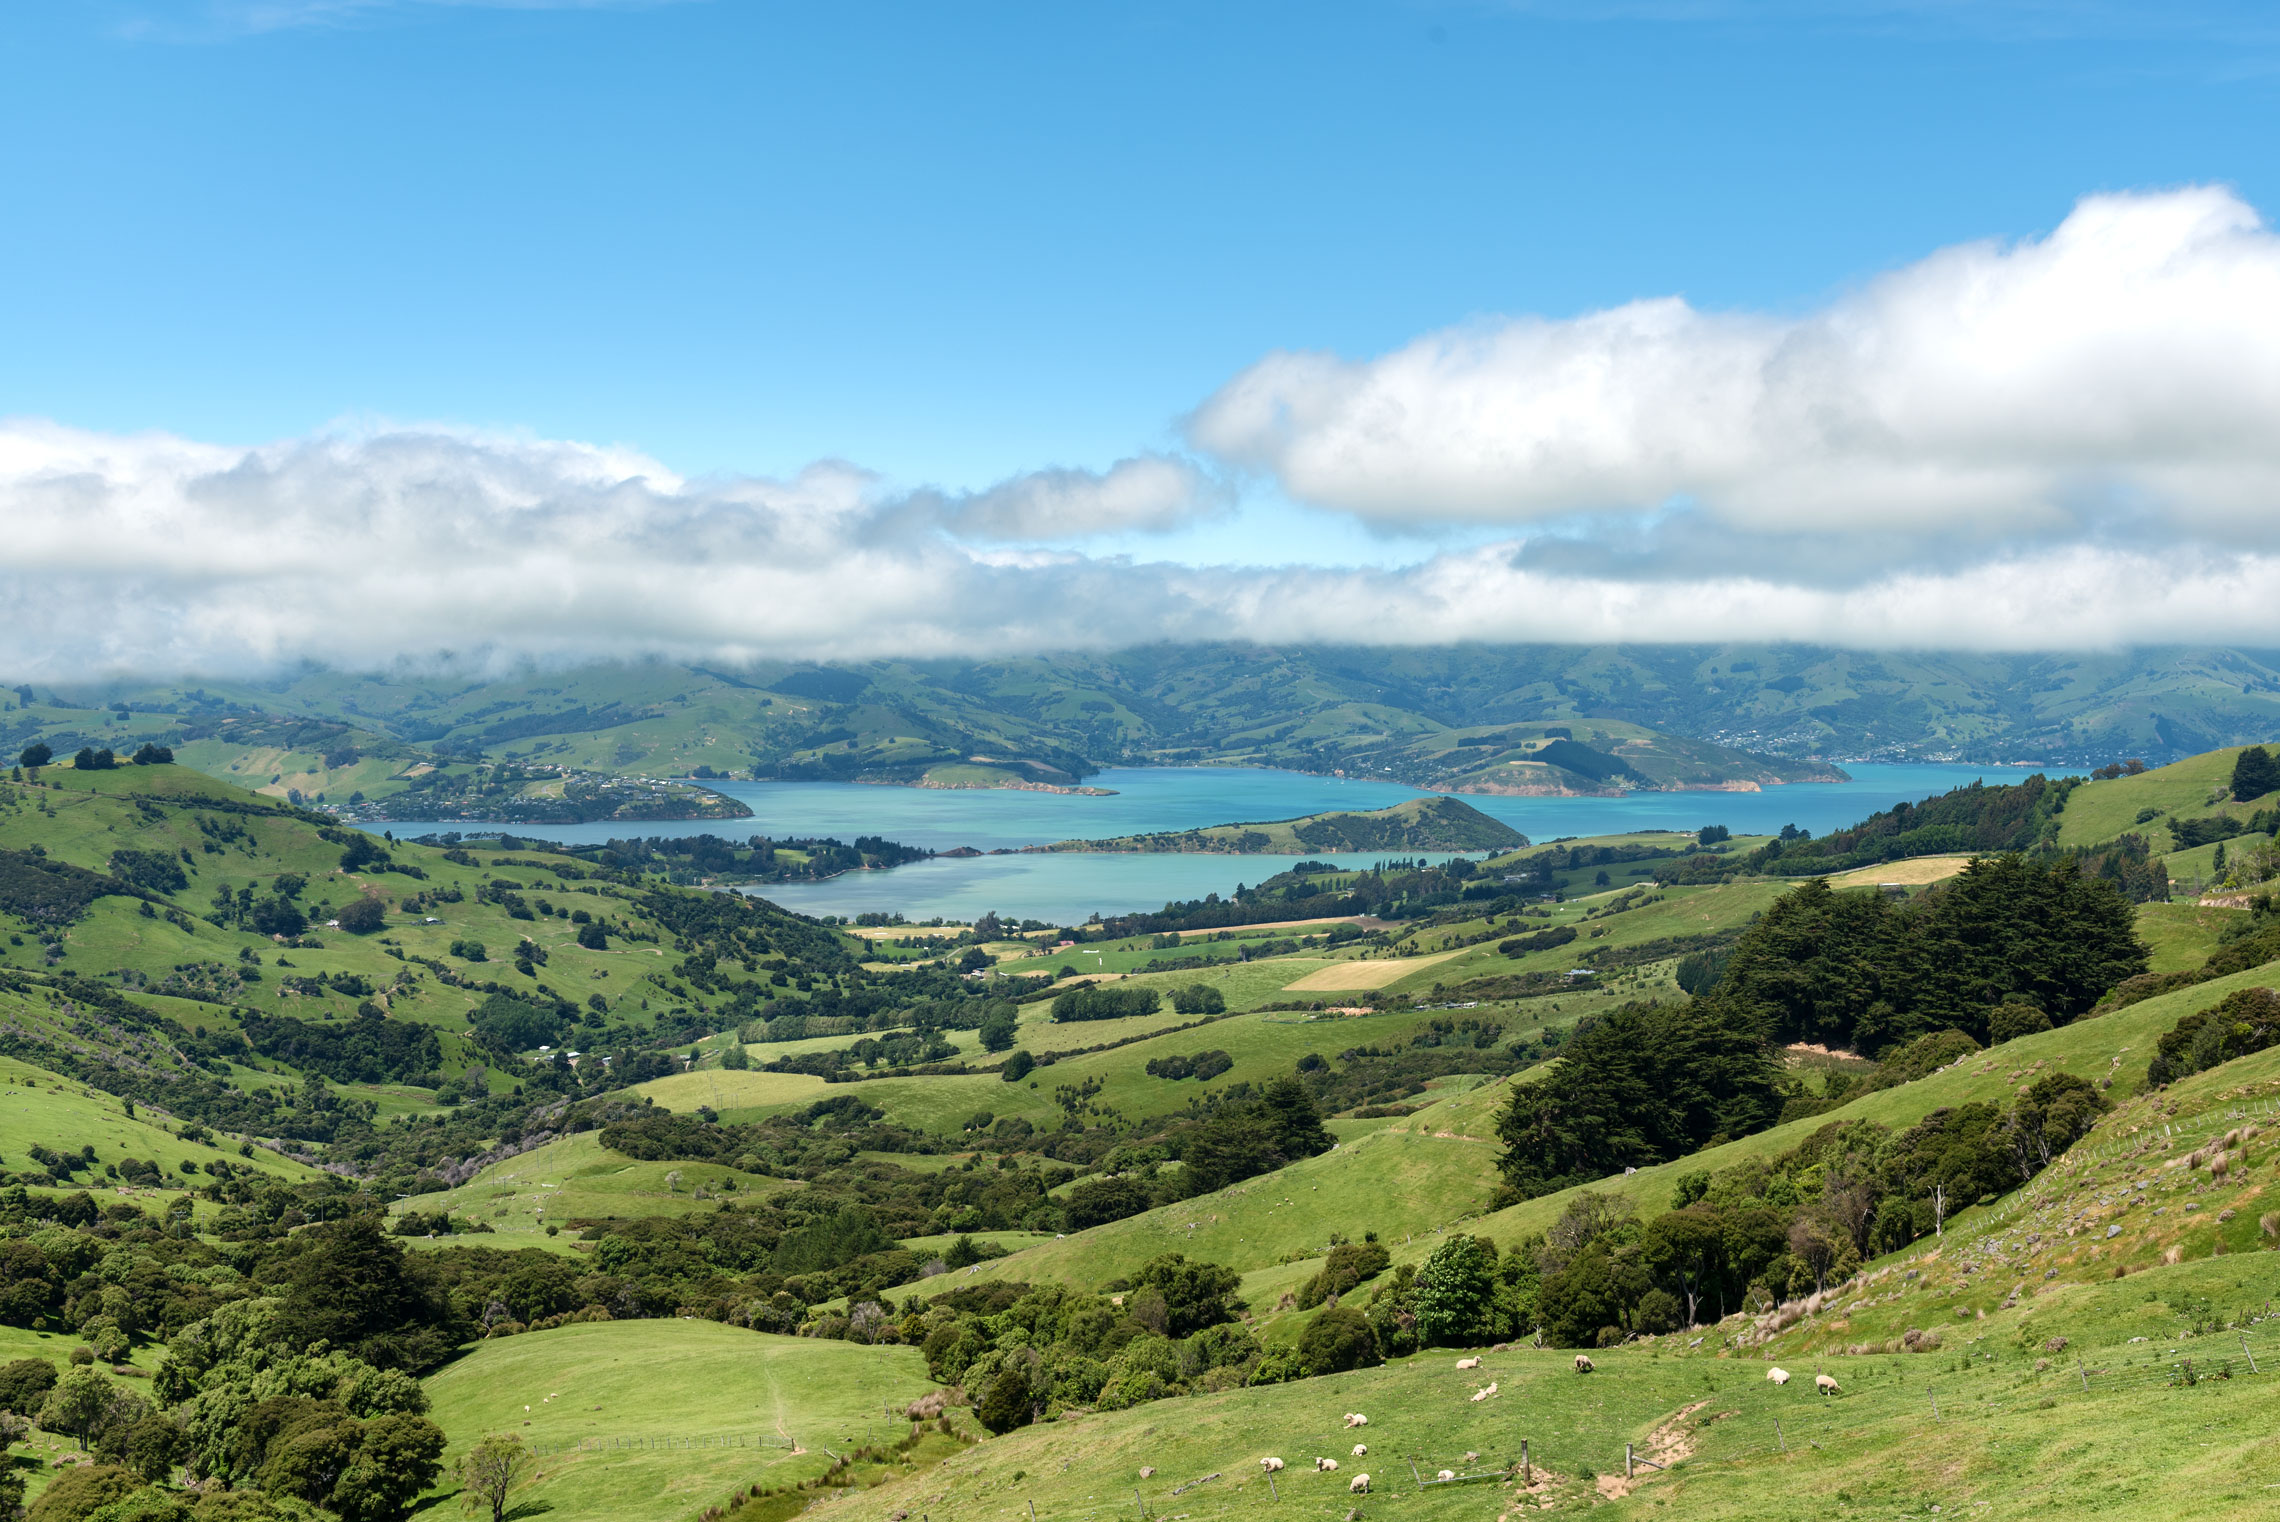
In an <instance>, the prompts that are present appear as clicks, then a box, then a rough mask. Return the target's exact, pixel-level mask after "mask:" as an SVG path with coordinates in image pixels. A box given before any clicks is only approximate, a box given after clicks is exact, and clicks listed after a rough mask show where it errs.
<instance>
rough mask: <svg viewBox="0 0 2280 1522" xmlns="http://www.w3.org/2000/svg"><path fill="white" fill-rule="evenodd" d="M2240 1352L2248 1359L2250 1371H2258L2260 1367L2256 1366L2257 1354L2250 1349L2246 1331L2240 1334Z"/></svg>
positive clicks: (2252, 1372)
mask: <svg viewBox="0 0 2280 1522" xmlns="http://www.w3.org/2000/svg"><path fill="white" fill-rule="evenodd" d="M2240 1352H2241V1356H2242V1357H2243V1358H2246V1359H2247V1360H2248V1372H2249V1373H2251V1374H2254V1373H2257V1372H2258V1369H2257V1367H2256V1355H2255V1354H2254V1353H2251V1352H2250V1351H2249V1350H2248V1333H2246V1332H2243V1333H2241V1334H2240Z"/></svg>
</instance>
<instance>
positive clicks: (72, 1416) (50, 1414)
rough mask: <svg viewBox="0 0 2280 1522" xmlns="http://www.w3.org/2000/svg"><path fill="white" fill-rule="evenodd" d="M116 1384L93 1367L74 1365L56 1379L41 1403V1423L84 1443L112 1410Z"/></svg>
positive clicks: (49, 1429)
mask: <svg viewBox="0 0 2280 1522" xmlns="http://www.w3.org/2000/svg"><path fill="white" fill-rule="evenodd" d="M117 1393H118V1387H117V1386H116V1385H114V1384H112V1383H111V1381H110V1380H109V1379H107V1378H105V1377H104V1376H103V1375H101V1374H98V1373H96V1372H95V1371H94V1370H93V1369H92V1368H76V1369H73V1370H72V1371H71V1372H70V1373H68V1374H66V1375H64V1376H63V1378H61V1379H59V1380H57V1381H56V1385H55V1388H54V1389H53V1390H50V1391H49V1392H48V1395H47V1399H46V1401H45V1402H43V1403H42V1404H41V1406H40V1416H39V1422H40V1426H41V1427H42V1428H44V1429H45V1430H47V1431H49V1432H61V1433H63V1434H64V1435H65V1436H67V1437H71V1438H74V1439H77V1440H78V1441H79V1442H82V1443H84V1442H86V1441H87V1439H88V1436H89V1435H90V1434H91V1433H93V1432H94V1430H95V1429H96V1428H97V1427H98V1426H100V1425H101V1424H102V1421H103V1418H104V1416H105V1415H106V1414H107V1413H108V1412H109V1411H110V1409H111V1401H112V1398H113V1397H114V1396H115V1395H116V1394H117Z"/></svg>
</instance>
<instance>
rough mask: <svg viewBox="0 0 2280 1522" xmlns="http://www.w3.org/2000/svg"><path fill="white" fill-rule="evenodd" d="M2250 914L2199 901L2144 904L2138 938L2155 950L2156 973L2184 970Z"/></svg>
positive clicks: (2202, 958) (2201, 959)
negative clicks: (2232, 926)
mask: <svg viewBox="0 0 2280 1522" xmlns="http://www.w3.org/2000/svg"><path fill="white" fill-rule="evenodd" d="M2246 918H2247V916H2246V915H2245V914H2244V913H2243V912H2242V911H2240V910H2238V909H2209V908H2203V907H2202V906H2201V905H2199V904H2140V905H2138V910H2137V933H2138V939H2139V940H2141V941H2143V942H2145V944H2146V947H2147V949H2148V950H2150V951H2152V953H2153V962H2152V965H2151V969H2150V970H2152V971H2154V972H2183V971H2185V970H2186V969H2188V968H2193V967H2198V966H2200V965H2201V964H2202V963H2203V962H2206V961H2207V960H2208V959H2209V955H2210V953H2212V952H2214V951H2215V950H2216V949H2217V948H2218V946H2219V945H2221V944H2222V940H2221V939H2220V938H2221V937H2222V936H2223V934H2224V931H2225V927H2226V926H2228V925H2234V924H2239V923H2240V922H2242V921H2243V920H2245V919H2246Z"/></svg>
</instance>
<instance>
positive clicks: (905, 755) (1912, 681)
mask: <svg viewBox="0 0 2280 1522" xmlns="http://www.w3.org/2000/svg"><path fill="white" fill-rule="evenodd" d="M1928 632H1936V631H1928ZM16 699H17V701H16V702H15V703H14V704H12V705H11V706H9V708H8V709H7V710H6V711H5V712H0V746H4V747H6V749H7V750H8V751H11V752H12V751H13V750H14V749H16V748H20V747H21V746H22V745H24V744H26V743H29V742H30V741H31V740H33V739H44V740H46V741H47V743H49V744H51V745H53V746H55V747H56V748H57V749H58V750H59V751H63V752H64V753H66V754H68V753H70V751H71V750H73V749H76V748H77V746H79V745H81V744H97V745H108V746H111V747H113V748H114V749H116V748H119V747H120V746H121V745H122V744H127V743H139V742H140V741H141V740H143V739H146V738H147V739H156V740H158V741H160V742H161V743H169V744H173V745H175V746H176V747H177V748H180V749H184V750H185V751H186V754H185V759H186V760H188V761H190V762H191V763H192V764H194V765H198V766H200V767H202V768H204V769H206V770H210V771H214V772H217V773H220V774H229V775H233V776H237V777H240V778H245V779H248V780H250V781H252V782H253V785H255V786H259V787H267V788H271V789H274V790H278V791H280V792H285V791H291V792H298V793H301V794H303V795H304V796H306V797H311V798H313V797H316V796H318V795H320V794H322V795H326V796H327V797H330V798H333V799H335V800H336V801H337V799H339V798H341V797H345V796H347V795H348V794H350V793H352V792H355V793H362V794H363V795H364V797H365V800H366V803H367V804H368V805H369V804H372V803H375V802H379V801H384V800H385V799H387V798H388V797H390V796H393V795H394V794H397V793H400V792H404V791H408V790H412V789H413V788H414V786H415V784H417V783H418V782H419V780H420V778H421V777H433V776H434V775H435V772H434V771H432V770H431V771H427V772H422V771H421V770H420V769H421V768H423V767H426V768H434V769H440V770H441V771H442V772H443V773H444V777H443V778H442V779H440V781H438V782H431V783H429V784H428V787H429V789H430V790H433V789H434V788H436V787H438V786H440V785H442V782H448V781H449V780H450V779H451V777H452V776H453V775H454V774H457V773H461V772H463V771H464V770H465V769H467V768H470V767H473V766H474V765H475V764H476V763H477V761H478V760H479V759H480V760H482V761H486V762H488V763H489V764H491V765H492V766H494V767H496V766H497V765H498V764H500V763H508V764H511V765H512V766H514V767H517V768H523V769H526V770H525V771H524V772H523V773H521V774H520V775H525V776H528V775H532V774H530V773H528V772H527V769H528V768H531V767H544V768H548V769H550V771H551V769H555V768H559V769H560V771H561V772H562V773H563V774H578V775H598V776H610V775H617V776H647V777H666V776H695V777H697V778H699V779H700V780H701V779H704V778H706V777H713V776H718V777H760V778H810V779H830V780H843V781H866V782H899V783H910V784H917V785H920V786H935V787H965V786H981V787H989V786H1005V785H1016V786H1018V785H1031V786H1047V787H1065V786H1071V785H1074V784H1076V783H1078V782H1080V781H1081V780H1082V779H1083V778H1085V777H1087V776H1089V775H1091V774H1092V773H1093V772H1095V771H1098V770H1099V769H1101V768H1103V767H1107V766H1161V765H1195V764H1234V765H1261V766H1279V767H1288V768H1291V769H1294V770H1299V771H1307V772H1316V773H1333V774H1342V775H1346V776H1356V777H1374V778H1381V779H1385V780H1389V781H1399V782H1406V783H1411V784H1414V785H1418V786H1424V787H1435V788H1448V789H1454V790H1464V791H1519V792H1531V791H1533V792H1612V791H1622V790H1626V789H1631V788H1644V787H1654V788H1671V787H1693V788H1721V787H1747V786H1762V785H1766V784H1770V783H1776V782H1785V781H1803V780H1814V779H1820V778H1827V777H1831V776H1834V775H1836V773H1835V772H1834V771H1832V770H1831V767H1832V765H1834V764H1841V763H1843V762H1847V761H1922V760H1957V761H1965V762H1998V761H2041V762H2047V763H2049V764H2052V765H2054V766H2060V767H2077V768H2079V767H2089V766H2094V765H2099V764H2103V763H2105V762H2108V761H2113V760H2120V759H2125V758H2127V757H2131V756H2137V757H2142V758H2144V759H2145V760H2146V761H2148V762H2150V763H2155V764H2158V763H2161V762H2163V761H2167V760H2170V759H2174V758H2176V757H2179V756H2185V755H2191V754H2195V753H2197V752H2201V751H2206V750H2210V749H2214V748H2216V747H2219V746H2223V745H2230V744H2240V743H2244V742H2248V741H2261V740H2267V739H2271V738H2273V737H2274V736H2276V735H2280V653H2273V652H2257V651H2246V650H2234V649H2221V648H2193V649H2164V650H2139V651H2128V652H2114V653H2108V654H2056V655H1970V654H1941V653H1881V654H1877V653H1864V652H1858V651H1844V650H1830V649H1824V648H1814V647H1809V646H1745V645H1704V646H1548V645H1530V646H1488V645H1477V646H1476V645H1466V646H1453V647H1431V648H1416V649H1386V648H1376V647H1327V646H1317V647H1290V648H1264V647H1259V646H1251V645H1235V644H1219V645H1200V646H1154V647H1148V648H1144V649H1137V650H1127V651H1120V652H1116V653H1112V654H1099V655H1066V656H1049V657H1036V658H1026V659H1018V660H993V661H971V660H938V661H923V660H890V661H867V662H847V663H833V664H812V663H787V662H764V663H759V664H754V665H750V666H723V665H692V664H675V663H669V662H646V663H627V664H619V665H604V666H589V667H581V668H576V669H571V670H562V671H532V672H528V673H524V674H521V675H516V676H512V677H507V678H502V679H487V680H475V679H451V678H444V677H419V676H405V675H386V676H382V675H365V674H354V673H345V672H333V671H323V670H303V671H297V672H294V673H291V674H289V675H285V676H281V677H279V678H277V679H275V680H272V681H265V682H244V681H205V682H198V683H136V682H115V683H108V684H94V685H71V686H65V687H62V688H57V687H52V686H49V685H46V684H38V685H25V686H22V687H19V688H17V689H16ZM255 772H258V773H259V774H260V775H259V776H258V777H255V776H254V775H253V773H255ZM415 774H416V775H415ZM538 786H539V784H538V783H537V782H536V781H532V782H529V783H522V782H518V783H517V788H518V789H519V790H522V791H535V790H536V789H537V788H538ZM652 817H655V816H652Z"/></svg>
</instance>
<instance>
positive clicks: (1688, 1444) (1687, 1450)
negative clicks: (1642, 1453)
mask: <svg viewBox="0 0 2280 1522" xmlns="http://www.w3.org/2000/svg"><path fill="white" fill-rule="evenodd" d="M1709 1404H1710V1402H1708V1401H1707V1400H1698V1401H1696V1402H1695V1403H1694V1404H1693V1405H1691V1406H1684V1407H1681V1408H1680V1409H1678V1410H1677V1411H1674V1412H1672V1413H1671V1414H1670V1415H1669V1416H1666V1417H1664V1418H1663V1420H1662V1423H1661V1425H1660V1426H1657V1427H1656V1428H1655V1429H1654V1430H1653V1431H1651V1432H1649V1433H1648V1434H1647V1442H1646V1457H1648V1458H1649V1459H1652V1460H1653V1461H1654V1462H1656V1463H1657V1464H1660V1465H1662V1466H1663V1467H1664V1468H1665V1469H1668V1468H1669V1467H1670V1466H1671V1465H1673V1464H1675V1463H1677V1462H1679V1461H1680V1460H1681V1459H1690V1458H1692V1457H1694V1446H1695V1434H1696V1432H1697V1430H1698V1428H1697V1424H1696V1423H1695V1421H1694V1419H1693V1418H1694V1414H1695V1413H1696V1412H1698V1411H1700V1410H1701V1409H1702V1408H1703V1407H1704V1406H1707V1405H1709ZM1720 1414H1721V1415H1725V1414H1727V1413H1723V1412H1722V1413H1720ZM1711 1420H1712V1421H1716V1420H1717V1417H1712V1418H1711Z"/></svg>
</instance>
